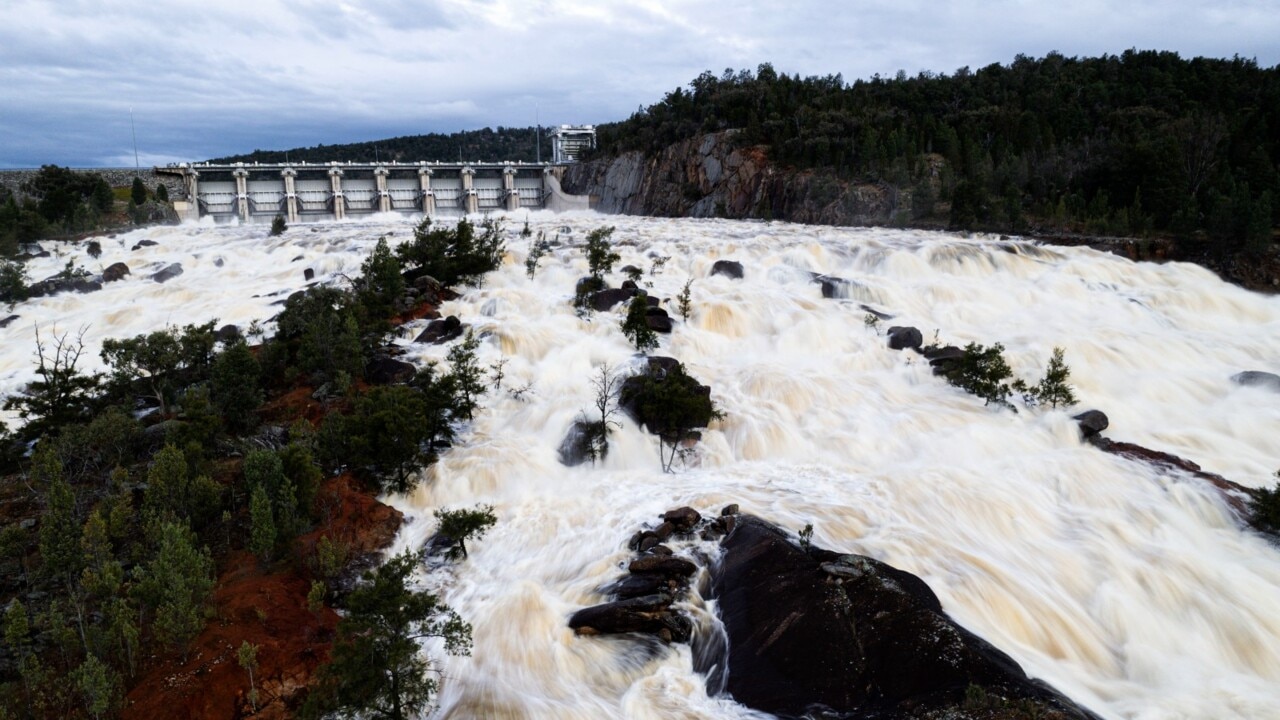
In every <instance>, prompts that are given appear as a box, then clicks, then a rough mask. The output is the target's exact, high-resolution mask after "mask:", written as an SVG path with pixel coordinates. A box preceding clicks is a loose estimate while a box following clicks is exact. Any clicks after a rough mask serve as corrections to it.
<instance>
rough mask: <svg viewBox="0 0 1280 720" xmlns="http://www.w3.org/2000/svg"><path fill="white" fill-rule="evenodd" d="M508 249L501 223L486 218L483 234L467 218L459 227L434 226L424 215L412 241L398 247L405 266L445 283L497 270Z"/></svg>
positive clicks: (467, 281) (469, 281) (476, 279)
mask: <svg viewBox="0 0 1280 720" xmlns="http://www.w3.org/2000/svg"><path fill="white" fill-rule="evenodd" d="M504 252H506V247H505V243H504V242H503V233H502V225H501V224H500V223H498V222H497V221H494V220H491V219H488V218H486V219H485V220H484V221H483V222H482V223H481V233H480V234H479V235H477V234H476V228H475V226H474V225H472V224H471V222H470V221H468V220H467V219H466V218H463V219H461V220H459V221H458V225H457V227H455V228H453V229H452V230H451V229H449V228H444V227H441V228H434V229H433V228H432V227H431V218H429V217H428V218H424V219H423V220H422V222H421V223H420V224H419V225H418V227H417V228H416V229H415V230H414V231H413V240H412V241H410V242H407V243H404V244H403V245H400V246H399V247H398V248H396V254H397V255H398V256H399V257H400V259H401V261H403V262H404V264H405V266H406V267H409V268H417V269H422V270H424V271H425V272H427V273H430V274H431V276H432V277H434V278H435V279H437V280H439V281H440V283H441V284H442V285H445V286H446V287H448V286H453V285H458V284H475V283H477V282H479V280H480V278H481V277H482V276H483V275H484V274H485V273H487V272H491V271H493V270H496V269H498V266H499V265H501V264H502V255H503V253H504Z"/></svg>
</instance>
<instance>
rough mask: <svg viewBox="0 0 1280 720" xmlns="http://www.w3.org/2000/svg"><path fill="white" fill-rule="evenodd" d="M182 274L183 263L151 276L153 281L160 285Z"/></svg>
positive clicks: (173, 264)
mask: <svg viewBox="0 0 1280 720" xmlns="http://www.w3.org/2000/svg"><path fill="white" fill-rule="evenodd" d="M181 274H182V263H172V264H170V265H168V266H166V267H165V268H164V269H163V270H160V271H159V272H155V273H152V274H151V279H152V280H155V281H156V282H158V283H162V282H168V281H170V280H172V279H174V278H176V277H178V276H179V275H181Z"/></svg>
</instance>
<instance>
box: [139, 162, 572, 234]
mask: <svg viewBox="0 0 1280 720" xmlns="http://www.w3.org/2000/svg"><path fill="white" fill-rule="evenodd" d="M563 169H564V168H563V167H561V166H557V165H548V164H534V163H511V162H504V163H436V162H432V163H428V162H418V163H372V164H370V163H337V162H331V163H328V164H315V163H310V164H308V163H305V162H304V163H280V164H259V163H235V164H233V165H214V164H210V163H180V164H177V165H166V166H162V167H156V168H155V172H156V174H157V175H177V176H181V178H182V180H183V184H184V187H185V188H186V196H187V200H186V204H185V208H183V207H179V208H178V209H179V210H180V213H181V214H182V216H183V219H184V220H186V219H191V220H195V219H199V218H200V217H205V216H212V217H213V218H215V219H217V220H219V221H230V220H231V219H233V218H239V220H240V222H242V223H249V222H255V221H261V220H265V221H268V222H269V221H270V220H271V219H272V218H273V217H275V216H276V215H282V216H284V217H285V218H286V219H287V220H288V221H289V222H291V223H292V222H298V221H300V220H308V219H314V220H333V219H336V220H341V219H343V218H347V217H353V216H359V215H369V214H372V213H378V212H383V213H385V212H401V213H408V214H413V213H422V214H424V215H429V216H438V215H463V214H472V213H483V212H490V211H495V210H506V211H515V210H519V209H521V208H529V209H539V210H541V209H547V210H554V211H565V210H586V209H588V207H589V201H588V198H587V197H586V196H577V195H566V194H565V193H564V192H563V191H561V189H560V176H561V173H562V172H563ZM260 219H261V220H260Z"/></svg>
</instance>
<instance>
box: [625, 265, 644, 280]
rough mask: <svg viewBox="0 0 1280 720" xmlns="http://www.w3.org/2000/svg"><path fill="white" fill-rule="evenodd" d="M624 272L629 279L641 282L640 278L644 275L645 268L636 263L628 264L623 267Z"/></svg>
mask: <svg viewBox="0 0 1280 720" xmlns="http://www.w3.org/2000/svg"><path fill="white" fill-rule="evenodd" d="M622 272H623V273H624V274H625V275H626V276H627V279H628V280H630V281H631V282H633V283H636V284H639V283H640V278H642V277H644V270H642V269H640V268H638V267H636V266H635V265H628V266H626V267H624V268H622Z"/></svg>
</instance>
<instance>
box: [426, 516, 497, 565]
mask: <svg viewBox="0 0 1280 720" xmlns="http://www.w3.org/2000/svg"><path fill="white" fill-rule="evenodd" d="M435 518H436V520H437V521H439V523H440V527H439V528H437V530H436V532H438V533H439V534H441V535H444V536H446V537H448V538H449V539H450V540H452V541H453V542H454V546H453V547H452V548H450V550H449V557H450V558H451V559H454V560H456V559H458V558H459V557H467V540H469V539H472V538H474V539H476V540H479V539H480V538H482V537H484V534H485V533H486V532H487V531H488V530H489V528H491V527H493V525H494V523H496V522H497V521H498V518H497V517H495V516H494V514H493V506H492V505H478V506H476V507H475V509H473V510H449V509H448V508H440V509H439V510H436V511H435Z"/></svg>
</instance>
